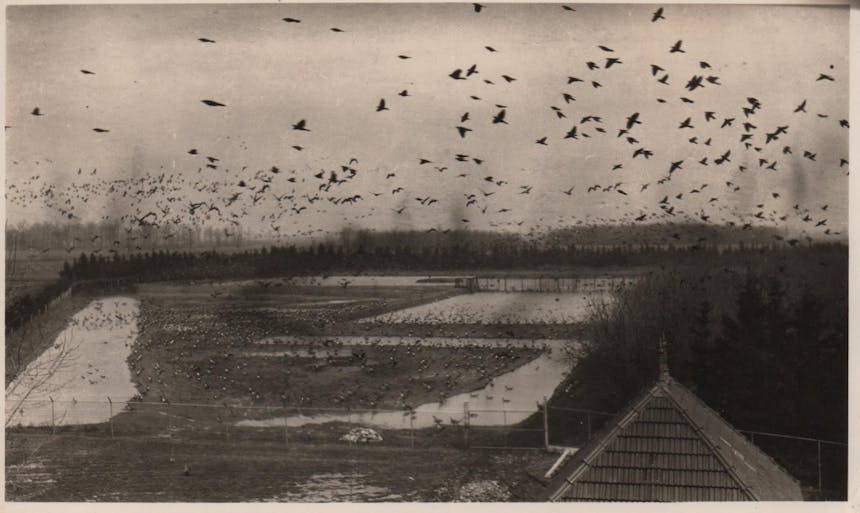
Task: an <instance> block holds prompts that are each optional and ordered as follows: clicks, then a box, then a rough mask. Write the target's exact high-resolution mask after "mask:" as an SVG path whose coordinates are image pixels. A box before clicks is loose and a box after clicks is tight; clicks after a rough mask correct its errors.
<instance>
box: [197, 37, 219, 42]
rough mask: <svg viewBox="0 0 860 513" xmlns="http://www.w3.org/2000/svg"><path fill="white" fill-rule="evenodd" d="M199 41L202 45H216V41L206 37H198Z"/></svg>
mask: <svg viewBox="0 0 860 513" xmlns="http://www.w3.org/2000/svg"><path fill="white" fill-rule="evenodd" d="M197 40H198V41H200V42H201V43H214V42H215V41H214V40H212V39H207V38H205V37H198V38H197Z"/></svg>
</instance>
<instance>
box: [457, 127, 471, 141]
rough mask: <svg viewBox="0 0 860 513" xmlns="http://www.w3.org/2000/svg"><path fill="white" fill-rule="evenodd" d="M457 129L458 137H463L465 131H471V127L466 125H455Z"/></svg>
mask: <svg viewBox="0 0 860 513" xmlns="http://www.w3.org/2000/svg"><path fill="white" fill-rule="evenodd" d="M457 131H458V132H460V137H461V138H465V137H466V132H471V131H472V129H471V128H466V127H464V126H458V127H457Z"/></svg>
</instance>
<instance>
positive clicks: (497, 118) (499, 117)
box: [493, 109, 508, 125]
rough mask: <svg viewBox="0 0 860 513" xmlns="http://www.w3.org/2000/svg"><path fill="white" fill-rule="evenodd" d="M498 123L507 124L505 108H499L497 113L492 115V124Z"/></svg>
mask: <svg viewBox="0 0 860 513" xmlns="http://www.w3.org/2000/svg"><path fill="white" fill-rule="evenodd" d="M498 123H504V124H506V125H507V124H508V122H507V121H505V109H502V110H500V111H499V112H498V114H496V115H495V116H494V117H493V124H494V125H495V124H498Z"/></svg>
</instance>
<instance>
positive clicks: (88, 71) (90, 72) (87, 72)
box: [81, 69, 95, 75]
mask: <svg viewBox="0 0 860 513" xmlns="http://www.w3.org/2000/svg"><path fill="white" fill-rule="evenodd" d="M81 73H83V74H84V75H95V73H93V72H92V71H90V70H88V69H82V70H81Z"/></svg>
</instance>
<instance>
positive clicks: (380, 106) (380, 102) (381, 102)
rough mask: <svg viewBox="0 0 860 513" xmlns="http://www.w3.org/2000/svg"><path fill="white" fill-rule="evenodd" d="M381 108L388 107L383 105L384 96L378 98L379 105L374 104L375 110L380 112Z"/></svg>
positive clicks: (386, 108)
mask: <svg viewBox="0 0 860 513" xmlns="http://www.w3.org/2000/svg"><path fill="white" fill-rule="evenodd" d="M383 110H388V107H386V106H385V98H380V100H379V105H377V106H376V112H382V111H383Z"/></svg>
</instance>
